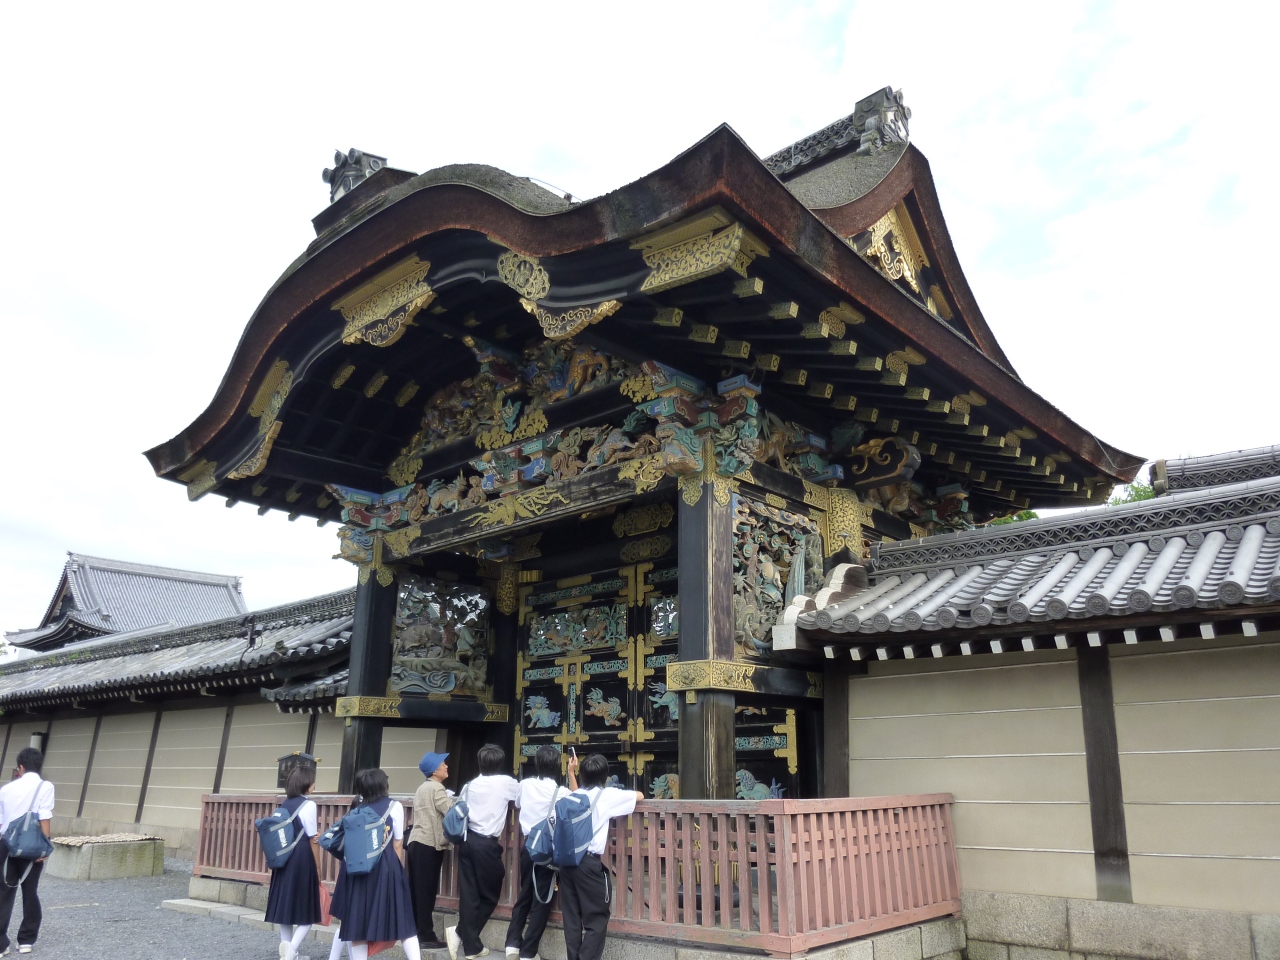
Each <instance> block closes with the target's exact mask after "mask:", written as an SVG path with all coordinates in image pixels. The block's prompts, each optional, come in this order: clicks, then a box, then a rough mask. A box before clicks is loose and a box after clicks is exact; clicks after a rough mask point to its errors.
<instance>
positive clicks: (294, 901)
mask: <svg viewBox="0 0 1280 960" xmlns="http://www.w3.org/2000/svg"><path fill="white" fill-rule="evenodd" d="M315 785H316V775H315V771H314V770H313V769H311V768H308V767H304V766H297V767H294V768H293V769H292V770H290V771H289V776H288V779H287V780H286V781H285V796H286V798H287V799H286V800H285V802H284V803H283V804H281V805H280V810H281V812H282V813H283V814H284V815H287V816H288V817H290V818H291V819H292V821H293V824H294V839H293V842H292V846H293V849H292V850H290V851H288V852H287V854H286V859H285V862H284V865H283V866H280V867H275V868H273V869H272V871H271V888H270V890H269V891H268V892H267V911H266V915H265V916H264V918H263V919H265V920H266V922H267V923H274V924H277V925H278V926H279V927H280V956H281V958H282V960H295V958H296V957H297V956H298V948H299V947H301V946H302V941H303V940H305V939H306V938H307V934H308V933H310V932H311V927H312V925H313V924H316V923H319V922H320V919H321V911H320V873H319V871H318V870H317V869H316V857H315V852H314V850H313V849H312V848H313V846H314V845H315V844H316V843H317V836H316V835H317V834H318V833H319V824H318V822H317V815H318V812H319V811H318V810H317V808H316V804H315V801H314V800H311V799H309V798H308V797H307V794H308V793H310V792H311V788H312V787H314V786H315Z"/></svg>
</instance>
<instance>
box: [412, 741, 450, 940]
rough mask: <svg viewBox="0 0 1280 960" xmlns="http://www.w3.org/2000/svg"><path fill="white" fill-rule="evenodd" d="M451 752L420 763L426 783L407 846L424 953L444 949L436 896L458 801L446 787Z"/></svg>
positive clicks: (430, 755)
mask: <svg viewBox="0 0 1280 960" xmlns="http://www.w3.org/2000/svg"><path fill="white" fill-rule="evenodd" d="M448 756H449V755H448V754H447V753H428V754H427V755H426V756H425V757H423V758H422V762H421V763H419V764H418V769H419V770H421V771H422V775H423V776H424V777H426V778H427V779H426V782H425V783H423V784H422V786H420V787H418V790H417V792H416V793H414V795H413V829H412V830H411V831H410V832H409V842H408V844H406V845H405V848H404V849H405V861H404V865H405V870H406V872H407V873H408V874H409V895H410V896H411V897H412V898H413V914H414V917H415V918H416V919H417V923H418V940H419V941H420V943H421V946H422V949H423V950H440V949H443V948H444V946H445V945H444V944H443V943H442V942H441V941H439V940H437V939H436V931H435V921H434V919H433V918H432V915H433V914H434V912H435V909H436V893H437V892H438V891H439V889H440V866H441V865H442V864H443V863H444V852H445V851H446V850H448V849H449V841H448V840H447V839H446V838H445V835H444V815H445V814H446V813H448V812H449V808H450V807H452V806H453V805H454V804H455V803H457V802H458V801H457V800H456V799H455V798H454V797H451V796H450V795H449V792H448V791H447V790H445V788H444V781H445V780H446V779H447V778H448V776H449V765H448V764H447V763H445V760H446V758H448Z"/></svg>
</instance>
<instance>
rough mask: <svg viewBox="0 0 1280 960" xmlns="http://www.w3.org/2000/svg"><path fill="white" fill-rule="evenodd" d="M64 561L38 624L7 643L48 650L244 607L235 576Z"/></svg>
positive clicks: (75, 556)
mask: <svg viewBox="0 0 1280 960" xmlns="http://www.w3.org/2000/svg"><path fill="white" fill-rule="evenodd" d="M67 557H68V559H67V563H66V566H65V567H63V570H62V578H61V580H59V582H58V588H57V590H55V591H54V595H53V599H52V600H51V601H50V602H49V607H48V609H47V610H46V611H45V615H44V619H43V621H42V622H41V624H40V626H39V627H37V628H36V629H34V630H20V631H15V632H13V633H9V634H6V639H8V640H9V642H10V643H13V644H16V645H18V646H30V647H48V646H50V645H52V644H53V643H55V642H66V641H67V640H69V639H73V638H79V637H83V636H86V635H88V636H93V635H95V634H96V635H102V634H108V633H125V632H128V631H131V630H138V629H141V628H144V627H152V626H156V625H158V624H168V623H172V624H176V625H177V626H186V625H188V624H193V623H202V622H205V621H209V620H216V619H220V618H223V617H234V616H239V615H241V614H244V613H245V612H246V609H247V608H246V606H245V602H244V597H243V596H242V595H241V593H240V578H239V577H233V576H224V575H221V574H214V573H199V572H196V571H192V570H176V569H174V568H172V567H157V566H152V565H150V564H145V563H129V562H127V561H124V560H108V559H105V558H102V557H90V556H86V555H84V554H79V553H68V554H67Z"/></svg>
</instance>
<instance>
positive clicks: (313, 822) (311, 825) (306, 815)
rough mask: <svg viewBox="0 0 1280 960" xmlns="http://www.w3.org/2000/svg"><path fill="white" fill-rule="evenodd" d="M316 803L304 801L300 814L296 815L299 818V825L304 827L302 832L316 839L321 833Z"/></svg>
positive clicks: (299, 810) (299, 808)
mask: <svg viewBox="0 0 1280 960" xmlns="http://www.w3.org/2000/svg"><path fill="white" fill-rule="evenodd" d="M317 813H318V811H317V810H316V802H315V801H314V800H304V801H302V805H301V806H300V807H298V812H297V813H296V814H294V816H296V817H297V818H298V823H299V824H301V825H302V832H303V833H305V834H306V835H307V836H308V837H314V836H315V835H316V834H317V833H319V832H320V829H319V826H318V824H317Z"/></svg>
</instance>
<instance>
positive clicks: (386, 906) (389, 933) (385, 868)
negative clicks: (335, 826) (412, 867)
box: [332, 770, 421, 960]
mask: <svg viewBox="0 0 1280 960" xmlns="http://www.w3.org/2000/svg"><path fill="white" fill-rule="evenodd" d="M388 786H389V784H388V781H387V775H386V773H384V772H383V771H382V770H361V771H359V772H357V773H356V776H355V788H356V791H357V792H358V793H359V794H360V796H361V800H360V803H359V805H357V806H355V807H353V809H352V810H351V812H350V813H348V814H347V815H346V816H345V817H344V818H343V820H342V822H343V824H344V828H343V838H342V869H341V871H340V876H339V883H338V884H337V885H335V887H334V894H333V905H332V911H333V915H334V916H336V917H338V918H339V919H340V920H341V922H342V928H341V931H340V933H339V934H338V936H337V937H335V941H338V940H339V938H340V940H341V941H342V942H345V943H347V944H348V948H349V949H350V951H351V960H368V957H369V944H371V943H395V942H396V941H397V940H399V941H400V942H401V944H402V945H403V947H404V954H405V956H406V957H417V956H418V954H419V953H420V952H421V951H420V949H419V946H418V927H417V924H416V922H415V921H414V918H413V900H412V899H411V898H410V896H409V881H408V879H407V878H406V877H405V873H404V865H403V864H402V863H401V860H400V858H401V855H402V845H403V843H404V806H403V805H402V804H401V803H400V802H399V801H398V800H392V799H391V797H389V796H388V795H387V790H388ZM338 949H341V948H340V947H335V951H336V950H338Z"/></svg>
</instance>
